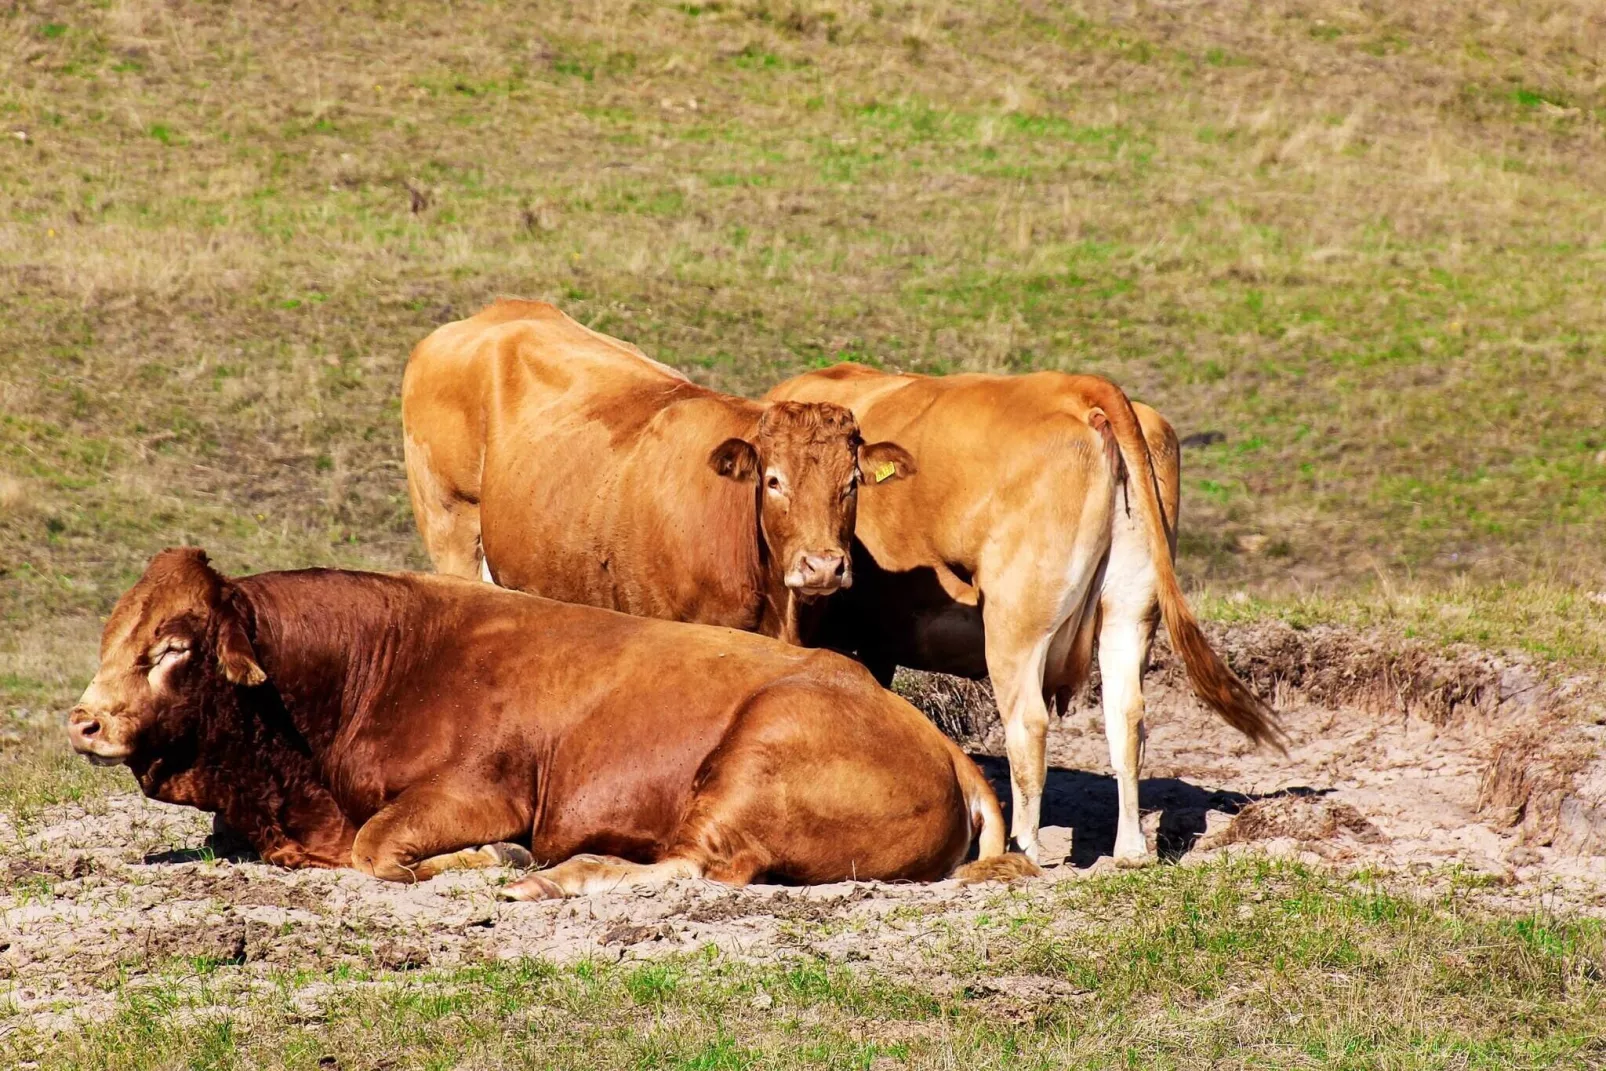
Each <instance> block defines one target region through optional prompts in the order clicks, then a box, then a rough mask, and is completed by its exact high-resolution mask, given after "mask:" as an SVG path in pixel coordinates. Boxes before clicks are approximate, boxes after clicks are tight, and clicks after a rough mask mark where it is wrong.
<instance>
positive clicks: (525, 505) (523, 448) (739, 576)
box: [402, 301, 914, 643]
mask: <svg viewBox="0 0 1606 1071" xmlns="http://www.w3.org/2000/svg"><path fill="white" fill-rule="evenodd" d="M402 426H403V429H404V432H405V437H404V445H405V450H406V458H407V486H408V489H409V491H410V492H411V494H412V500H413V514H414V516H415V518H416V519H417V522H418V530H419V533H420V534H421V535H422V536H423V538H424V546H425V547H426V548H427V550H428V551H429V556H430V559H431V560H432V561H433V562H434V563H435V568H436V570H438V571H439V572H443V573H450V574H454V575H457V576H465V577H479V576H483V577H484V578H486V579H490V580H494V581H495V582H496V583H497V584H500V585H502V586H503V587H510V588H518V589H520V590H522V591H529V592H533V593H535V594H538V595H545V596H548V597H549V598H554V599H562V600H564V601H565V602H579V603H586V604H588V605H591V606H603V607H607V608H608V609H610V610H623V611H625V612H626V613H632V614H639V615H641V616H644V617H659V618H665V619H667V620H671V621H695V622H700V623H702V624H709V625H728V626H730V627H732V628H740V629H748V630H752V631H756V632H762V633H763V634H764V635H766V636H776V637H779V638H781V639H784V640H787V641H789V642H791V643H800V642H803V641H804V639H805V638H806V636H805V634H806V632H807V630H808V620H807V619H808V618H810V617H811V616H812V615H813V609H811V608H810V607H809V606H808V605H807V604H808V603H809V602H811V601H814V600H817V599H819V598H820V597H822V596H826V595H829V594H831V593H832V592H834V591H836V590H837V589H838V588H844V587H847V586H849V585H850V584H851V583H852V573H851V572H850V558H849V551H850V547H851V544H852V539H853V523H854V513H855V503H856V501H857V497H858V491H859V484H860V473H861V471H868V472H873V473H874V474H875V480H876V481H879V482H877V483H874V484H872V486H873V487H875V488H876V490H875V491H872V492H871V493H872V494H875V493H879V489H880V487H881V484H884V483H886V482H887V481H889V480H896V479H898V478H900V477H902V476H906V475H908V474H910V473H911V472H913V469H914V466H913V463H912V462H911V461H910V460H909V456H908V455H907V454H905V453H904V452H903V451H902V450H900V449H899V448H898V447H897V446H896V445H895V444H892V443H885V442H883V443H873V444H870V445H864V444H863V443H862V442H861V440H860V437H859V428H858V425H857V424H856V423H855V422H854V419H853V414H852V413H850V412H848V411H847V410H846V409H845V408H843V407H841V406H837V405H831V404H817V403H793V402H784V403H773V404H769V405H764V404H761V403H758V402H752V401H748V400H747V399H745V398H736V397H732V396H731V395H728V394H720V393H718V392H716V391H712V390H709V389H707V388H706V387H700V386H698V385H696V384H695V383H693V382H691V381H690V380H688V379H687V378H686V377H685V376H683V375H681V374H680V373H679V372H676V371H675V370H674V369H672V368H668V367H666V366H664V365H662V364H659V363H658V362H657V361H654V360H651V359H649V358H648V357H647V356H646V355H645V354H644V353H642V352H641V351H640V350H638V349H637V348H636V347H634V346H631V345H629V344H628V343H624V342H620V341H619V340H617V339H613V338H609V337H608V336H607V335H602V334H598V333H597V332H595V331H592V330H590V329H589V328H586V327H584V326H582V325H580V324H578V323H576V322H575V321H573V320H571V319H570V318H569V317H567V316H565V315H564V314H563V313H562V312H560V311H558V310H557V309H555V308H553V307H552V306H551V305H544V304H541V303H539V302H533V301H499V302H497V303H496V304H494V305H492V306H490V307H489V308H487V309H485V310H484V311H482V312H480V313H479V314H478V315H476V316H474V317H472V318H470V319H467V320H462V321H459V322H457V323H450V324H446V325H445V326H443V327H441V328H439V329H437V330H436V331H435V332H434V333H433V334H431V335H430V336H429V337H428V338H426V339H424V341H423V342H421V343H419V344H418V346H417V348H415V349H414V350H413V354H412V357H411V359H410V360H409V361H408V362H407V372H406V376H405V377H404V379H403V381H402Z"/></svg>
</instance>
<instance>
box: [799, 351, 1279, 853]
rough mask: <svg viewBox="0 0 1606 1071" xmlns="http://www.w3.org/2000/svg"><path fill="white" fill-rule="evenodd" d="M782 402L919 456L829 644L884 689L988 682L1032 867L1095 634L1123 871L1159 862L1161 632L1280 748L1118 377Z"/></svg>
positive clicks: (879, 526) (1157, 431) (856, 383)
mask: <svg viewBox="0 0 1606 1071" xmlns="http://www.w3.org/2000/svg"><path fill="white" fill-rule="evenodd" d="M769 397H770V398H772V399H779V400H788V401H806V402H836V403H837V404H839V405H845V406H847V407H849V408H851V409H852V410H853V412H854V415H855V416H856V417H858V420H859V425H860V427H862V428H864V429H865V431H866V433H867V434H870V435H876V436H882V435H885V436H894V437H896V438H897V439H898V441H899V442H901V443H902V444H903V445H904V446H906V447H907V448H908V449H909V451H910V452H911V453H912V454H913V455H914V456H915V457H916V459H917V460H918V462H919V464H920V467H921V469H922V475H921V477H920V479H919V480H913V481H910V482H909V483H907V484H903V485H896V486H894V487H891V488H888V489H887V490H885V491H884V492H882V493H880V494H877V495H875V496H872V497H867V498H866V501H865V503H864V506H863V508H862V509H861V510H860V511H859V516H858V528H857V534H858V539H859V540H860V542H861V544H862V546H863V550H864V553H863V554H861V555H860V557H861V558H863V559H864V560H863V561H860V562H857V563H856V568H857V569H858V570H859V573H860V578H859V585H858V587H857V588H856V589H855V591H854V592H853V593H852V598H851V599H849V600H848V601H847V602H846V603H843V604H838V605H833V606H832V608H831V609H830V611H829V614H828V618H827V620H826V621H825V622H824V623H823V624H822V625H821V626H820V627H821V629H822V631H821V632H820V634H819V636H818V637H817V638H818V640H819V642H821V643H824V644H829V645H831V646H835V647H838V648H840V649H844V650H852V651H855V652H857V654H858V655H859V657H860V658H861V659H863V660H864V662H865V663H866V664H867V665H868V666H869V667H870V669H871V670H872V672H874V673H875V674H876V675H877V677H878V678H879V679H881V680H882V681H883V682H890V681H891V679H892V673H893V669H894V667H895V666H898V665H904V666H910V667H912V668H917V669H931V670H942V671H945V672H949V673H957V674H962V675H965V676H970V677H981V676H990V677H991V679H992V684H993V693H994V695H995V696H996V698H997V700H998V709H999V712H1000V714H1001V715H1002V717H1003V721H1004V737H1005V746H1006V748H1007V750H1008V752H1009V770H1010V780H1011V783H1012V788H1013V795H1014V810H1013V814H1012V818H1011V826H1012V834H1013V837H1014V840H1015V842H1016V844H1018V845H1019V846H1020V848H1021V849H1022V850H1023V851H1024V852H1025V853H1026V854H1027V855H1029V856H1031V857H1032V858H1034V859H1035V858H1037V854H1038V846H1037V830H1038V823H1039V812H1040V809H1041V802H1042V793H1043V782H1044V778H1045V776H1046V773H1047V763H1046V760H1045V755H1044V748H1045V743H1046V738H1047V735H1048V715H1049V705H1050V704H1057V705H1058V707H1059V709H1060V711H1061V712H1063V711H1064V709H1065V706H1066V704H1067V703H1068V701H1069V699H1070V696H1071V695H1073V694H1074V693H1075V692H1076V690H1078V689H1079V688H1081V687H1082V686H1083V685H1084V684H1085V683H1086V682H1087V680H1088V677H1089V674H1090V673H1091V664H1092V660H1093V646H1094V644H1093V641H1094V637H1095V636H1096V637H1097V639H1098V663H1099V672H1100V676H1101V678H1102V683H1103V692H1104V726H1105V734H1106V736H1107V737H1108V739H1109V746H1110V762H1111V765H1112V766H1113V767H1114V769H1115V779H1116V785H1117V793H1118V796H1119V808H1120V810H1119V819H1118V829H1117V832H1116V838H1115V859H1116V862H1117V863H1120V864H1123V865H1135V864H1140V863H1144V862H1147V861H1149V860H1151V859H1152V858H1153V855H1152V854H1151V853H1150V851H1149V849H1148V845H1147V844H1146V843H1145V840H1144V837H1143V831H1142V830H1141V829H1140V828H1139V825H1138V821H1139V819H1138V770H1139V765H1140V763H1141V761H1142V744H1143V737H1144V731H1143V711H1144V705H1143V671H1144V669H1145V668H1146V666H1147V663H1148V657H1149V645H1150V643H1151V642H1152V641H1153V639H1154V630H1155V626H1156V625H1157V623H1158V622H1159V620H1160V619H1161V618H1163V619H1164V620H1165V627H1166V631H1167V632H1168V633H1169V634H1170V636H1171V644H1172V646H1173V647H1174V648H1176V650H1177V653H1178V654H1180V655H1181V656H1182V661H1183V664H1184V666H1185V667H1186V668H1187V674H1188V680H1189V682H1190V683H1191V684H1192V686H1193V689H1194V692H1195V693H1196V694H1197V695H1198V696H1199V697H1200V698H1201V699H1202V700H1204V702H1205V703H1206V704H1208V705H1209V706H1210V707H1211V708H1212V709H1214V710H1215V711H1216V712H1217V713H1218V714H1220V715H1221V716H1222V717H1223V718H1224V719H1226V721H1227V722H1228V723H1229V724H1230V725H1232V726H1233V728H1235V729H1238V730H1239V731H1240V732H1242V733H1243V734H1244V735H1246V736H1248V737H1249V738H1250V739H1251V740H1253V741H1256V742H1257V743H1258V742H1260V741H1264V740H1273V741H1275V740H1276V739H1277V729H1276V726H1275V724H1274V720H1273V715H1272V712H1271V709H1270V708H1269V707H1268V706H1267V705H1266V704H1265V703H1264V702H1262V701H1261V700H1260V698H1259V697H1257V696H1256V695H1255V694H1254V693H1253V692H1251V691H1250V690H1249V689H1248V688H1246V687H1245V686H1244V684H1243V682H1241V681H1240V680H1238V678H1237V677H1236V676H1234V675H1233V673H1232V670H1230V669H1229V668H1228V667H1227V666H1226V665H1225V664H1224V663H1223V662H1222V661H1221V659H1220V658H1219V657H1218V656H1217V655H1216V653H1215V652H1214V651H1213V650H1211V648H1210V644H1209V642H1208V641H1207V640H1206V639H1205V636H1204V633H1203V632H1201V631H1200V629H1199V624H1198V622H1197V621H1196V620H1195V619H1194V617H1193V614H1192V613H1191V612H1190V611H1189V609H1188V604H1187V602H1186V601H1185V600H1184V598H1183V596H1182V589H1181V588H1180V587H1179V586H1178V584H1177V578H1176V573H1175V572H1174V571H1173V568H1172V555H1173V554H1174V553H1175V549H1176V544H1175V540H1176V520H1177V506H1178V479H1179V468H1180V452H1179V450H1178V448H1177V438H1176V434H1175V433H1174V432H1173V431H1172V429H1171V425H1170V424H1168V423H1166V421H1165V419H1164V418H1163V417H1161V416H1160V414H1159V413H1157V412H1155V411H1154V410H1153V409H1150V408H1148V407H1147V406H1137V407H1135V406H1133V405H1132V403H1131V402H1130V401H1128V399H1127V397H1126V395H1125V394H1123V393H1122V392H1121V390H1120V388H1119V387H1117V386H1115V384H1113V383H1111V382H1109V381H1108V380H1105V379H1102V378H1099V377H1097V376H1072V375H1065V374H1063V373H1059V372H1039V373H1035V374H1032V375H1024V376H993V375H955V376H946V377H943V378H932V377H929V376H918V375H889V374H886V373H882V372H877V371H875V370H873V369H869V368H865V367H862V366H859V365H853V364H842V365H837V366H836V367H834V368H828V369H824V370H822V371H818V372H810V373H807V374H805V375H801V376H798V377H797V378H795V379H791V380H788V381H787V382H785V383H782V384H781V385H780V386H778V387H776V388H775V389H774V390H773V391H771V392H770V394H769ZM1162 498H1163V499H1164V504H1163V505H1162V501H1161V500H1162Z"/></svg>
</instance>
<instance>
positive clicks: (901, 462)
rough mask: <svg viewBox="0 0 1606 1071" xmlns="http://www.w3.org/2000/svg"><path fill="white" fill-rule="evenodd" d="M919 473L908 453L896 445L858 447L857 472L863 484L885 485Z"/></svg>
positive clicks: (875, 444)
mask: <svg viewBox="0 0 1606 1071" xmlns="http://www.w3.org/2000/svg"><path fill="white" fill-rule="evenodd" d="M919 471H920V468H919V466H918V465H916V464H915V459H914V458H912V457H910V456H909V451H907V450H905V449H904V448H903V447H901V446H899V445H898V444H897V443H888V442H881V443H866V444H865V445H864V446H861V447H859V472H860V474H861V478H862V479H863V480H864V482H865V483H868V484H877V483H886V482H887V481H888V480H897V479H902V478H903V477H905V476H913V475H914V474H915V473H916V472H919Z"/></svg>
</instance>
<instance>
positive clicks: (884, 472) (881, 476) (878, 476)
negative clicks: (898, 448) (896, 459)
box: [875, 461, 898, 483]
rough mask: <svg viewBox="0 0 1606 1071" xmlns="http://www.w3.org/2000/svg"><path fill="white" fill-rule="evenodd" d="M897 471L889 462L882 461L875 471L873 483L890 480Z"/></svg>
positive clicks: (896, 467)
mask: <svg viewBox="0 0 1606 1071" xmlns="http://www.w3.org/2000/svg"><path fill="white" fill-rule="evenodd" d="M897 471H898V466H896V465H894V464H893V463H892V462H890V461H883V462H882V463H881V464H880V465H879V466H878V467H877V468H876V470H875V482H876V483H880V482H881V481H883V480H886V479H888V478H890V477H891V476H892V474H893V473H894V472H897Z"/></svg>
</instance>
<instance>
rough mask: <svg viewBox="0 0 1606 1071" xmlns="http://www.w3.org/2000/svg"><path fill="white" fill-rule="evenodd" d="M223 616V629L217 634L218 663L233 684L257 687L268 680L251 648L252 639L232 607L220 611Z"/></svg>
mask: <svg viewBox="0 0 1606 1071" xmlns="http://www.w3.org/2000/svg"><path fill="white" fill-rule="evenodd" d="M220 612H221V614H222V615H223V627H222V628H220V629H218V634H217V662H218V665H219V666H221V667H222V668H223V675H224V676H225V677H227V678H228V679H229V683H231V684H245V685H249V686H251V687H253V688H254V687H256V686H257V685H259V684H261V683H262V682H263V681H266V680H267V679H268V675H267V674H266V673H264V672H262V667H261V666H259V665H257V654H256V651H254V650H253V649H252V648H251V638H250V637H249V636H247V635H246V634H245V625H244V624H242V623H241V621H240V615H239V614H237V613H236V612H235V610H234V608H233V607H232V606H228V607H225V608H224V609H223V610H222V611H220Z"/></svg>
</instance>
